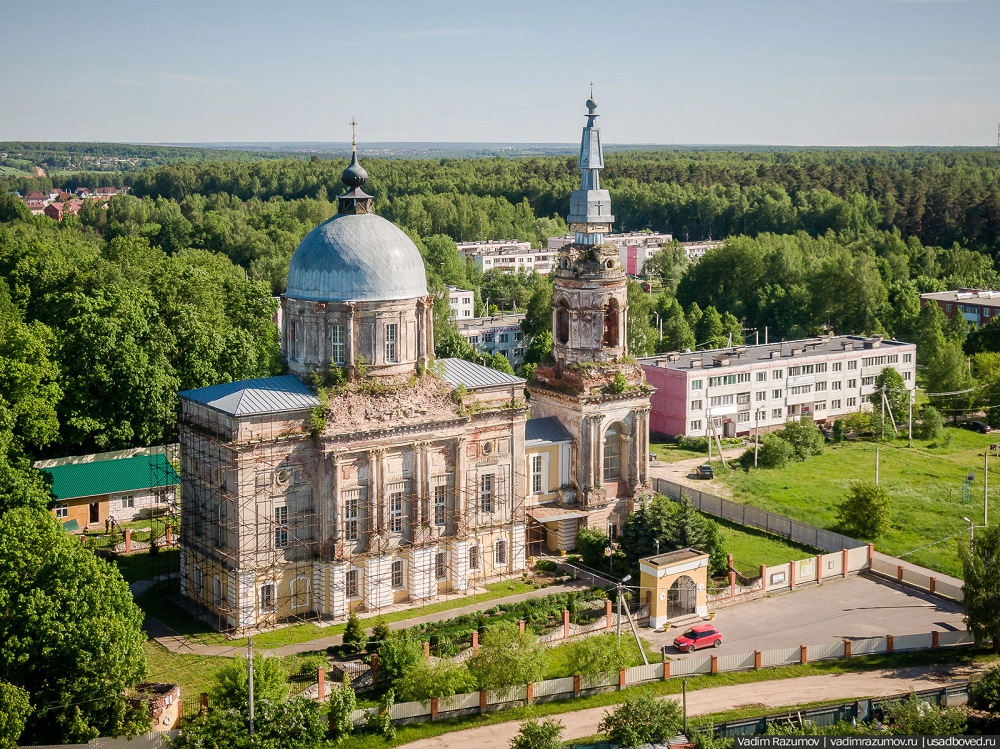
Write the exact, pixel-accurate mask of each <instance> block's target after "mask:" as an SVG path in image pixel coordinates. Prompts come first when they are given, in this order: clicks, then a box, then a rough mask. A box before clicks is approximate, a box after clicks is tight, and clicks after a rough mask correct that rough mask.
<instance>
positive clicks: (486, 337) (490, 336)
mask: <svg viewBox="0 0 1000 749" xmlns="http://www.w3.org/2000/svg"><path fill="white" fill-rule="evenodd" d="M495 341H496V333H483V343H494V342H495Z"/></svg>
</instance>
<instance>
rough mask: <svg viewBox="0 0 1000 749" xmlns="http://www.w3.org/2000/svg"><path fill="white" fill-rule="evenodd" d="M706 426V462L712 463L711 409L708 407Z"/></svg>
mask: <svg viewBox="0 0 1000 749" xmlns="http://www.w3.org/2000/svg"><path fill="white" fill-rule="evenodd" d="M706 426H707V427H708V428H707V429H705V436H706V437H708V464H709V465H712V434H711V431H712V429H711V427H712V409H711V408H710V409H708V424H707V425H706Z"/></svg>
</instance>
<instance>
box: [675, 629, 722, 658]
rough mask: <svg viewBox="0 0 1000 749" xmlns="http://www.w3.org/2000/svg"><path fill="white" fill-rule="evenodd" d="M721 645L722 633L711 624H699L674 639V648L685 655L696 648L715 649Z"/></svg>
mask: <svg viewBox="0 0 1000 749" xmlns="http://www.w3.org/2000/svg"><path fill="white" fill-rule="evenodd" d="M721 644H722V633H721V632H720V631H719V630H717V629H716V628H715V626H714V625H712V624H699V625H698V626H696V627H691V629H689V630H688V631H687V632H685V633H684V634H682V635H678V636H677V637H676V638H674V647H675V648H677V649H678V650H680V651H681V652H685V653H693V652H694V651H695V650H697V649H698V648H707V647H713V648H717V647H719V646H720V645H721Z"/></svg>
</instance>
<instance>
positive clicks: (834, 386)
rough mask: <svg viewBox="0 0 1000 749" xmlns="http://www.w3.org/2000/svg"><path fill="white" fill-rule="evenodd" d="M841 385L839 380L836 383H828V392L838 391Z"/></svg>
mask: <svg viewBox="0 0 1000 749" xmlns="http://www.w3.org/2000/svg"><path fill="white" fill-rule="evenodd" d="M842 384H843V383H841V382H840V380H837V381H836V382H831V383H830V390H840V386H841V385H842Z"/></svg>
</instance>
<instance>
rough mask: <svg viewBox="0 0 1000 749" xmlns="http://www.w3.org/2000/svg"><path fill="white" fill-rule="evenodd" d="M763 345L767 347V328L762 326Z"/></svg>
mask: <svg viewBox="0 0 1000 749" xmlns="http://www.w3.org/2000/svg"><path fill="white" fill-rule="evenodd" d="M764 345H765V346H766V345H767V326H766V325H765V326H764Z"/></svg>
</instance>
